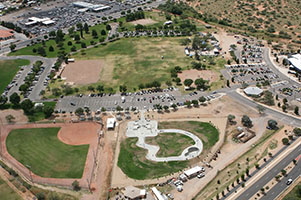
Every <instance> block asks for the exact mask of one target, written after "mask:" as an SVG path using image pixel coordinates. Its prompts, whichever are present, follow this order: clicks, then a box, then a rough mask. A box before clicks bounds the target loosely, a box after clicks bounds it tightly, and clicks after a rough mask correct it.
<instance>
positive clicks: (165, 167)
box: [118, 138, 189, 180]
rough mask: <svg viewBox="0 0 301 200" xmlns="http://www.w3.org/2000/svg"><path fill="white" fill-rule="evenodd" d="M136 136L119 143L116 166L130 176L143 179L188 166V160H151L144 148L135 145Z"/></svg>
mask: <svg viewBox="0 0 301 200" xmlns="http://www.w3.org/2000/svg"><path fill="white" fill-rule="evenodd" d="M137 140H138V139H137V138H127V139H125V140H124V141H123V142H122V143H121V147H120V153H119V157H118V167H120V168H121V170H122V171H123V172H124V173H125V174H126V175H127V176H128V177H130V178H133V179H138V180H144V179H154V178H158V177H162V176H166V175H169V174H172V173H175V172H178V171H180V170H181V169H184V168H186V167H187V166H188V164H189V161H182V162H178V161H174V162H152V161H149V160H147V159H146V158H145V156H146V153H147V152H146V150H145V149H142V148H139V147H137V146H136V142H137Z"/></svg>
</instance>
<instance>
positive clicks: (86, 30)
mask: <svg viewBox="0 0 301 200" xmlns="http://www.w3.org/2000/svg"><path fill="white" fill-rule="evenodd" d="M84 30H85V33H89V26H88V24H87V23H85V24H84Z"/></svg>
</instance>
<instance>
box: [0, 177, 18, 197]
mask: <svg viewBox="0 0 301 200" xmlns="http://www.w3.org/2000/svg"><path fill="white" fill-rule="evenodd" d="M0 197H1V199H5V200H21V199H22V198H21V197H20V196H19V195H18V194H17V193H16V192H15V191H14V190H13V189H12V188H10V187H9V186H8V185H7V183H5V181H4V180H3V179H2V178H0Z"/></svg>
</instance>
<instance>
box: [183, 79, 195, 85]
mask: <svg viewBox="0 0 301 200" xmlns="http://www.w3.org/2000/svg"><path fill="white" fill-rule="evenodd" d="M192 83H193V80H192V79H185V80H184V85H185V86H187V87H190V86H191V84H192Z"/></svg>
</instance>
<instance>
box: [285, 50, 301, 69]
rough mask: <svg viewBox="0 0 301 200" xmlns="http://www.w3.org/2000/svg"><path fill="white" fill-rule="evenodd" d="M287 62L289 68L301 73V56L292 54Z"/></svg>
mask: <svg viewBox="0 0 301 200" xmlns="http://www.w3.org/2000/svg"><path fill="white" fill-rule="evenodd" d="M287 60H288V61H289V63H290V65H291V67H293V68H295V70H296V71H298V72H301V54H294V55H292V56H291V57H290V58H288V59H287Z"/></svg>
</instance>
